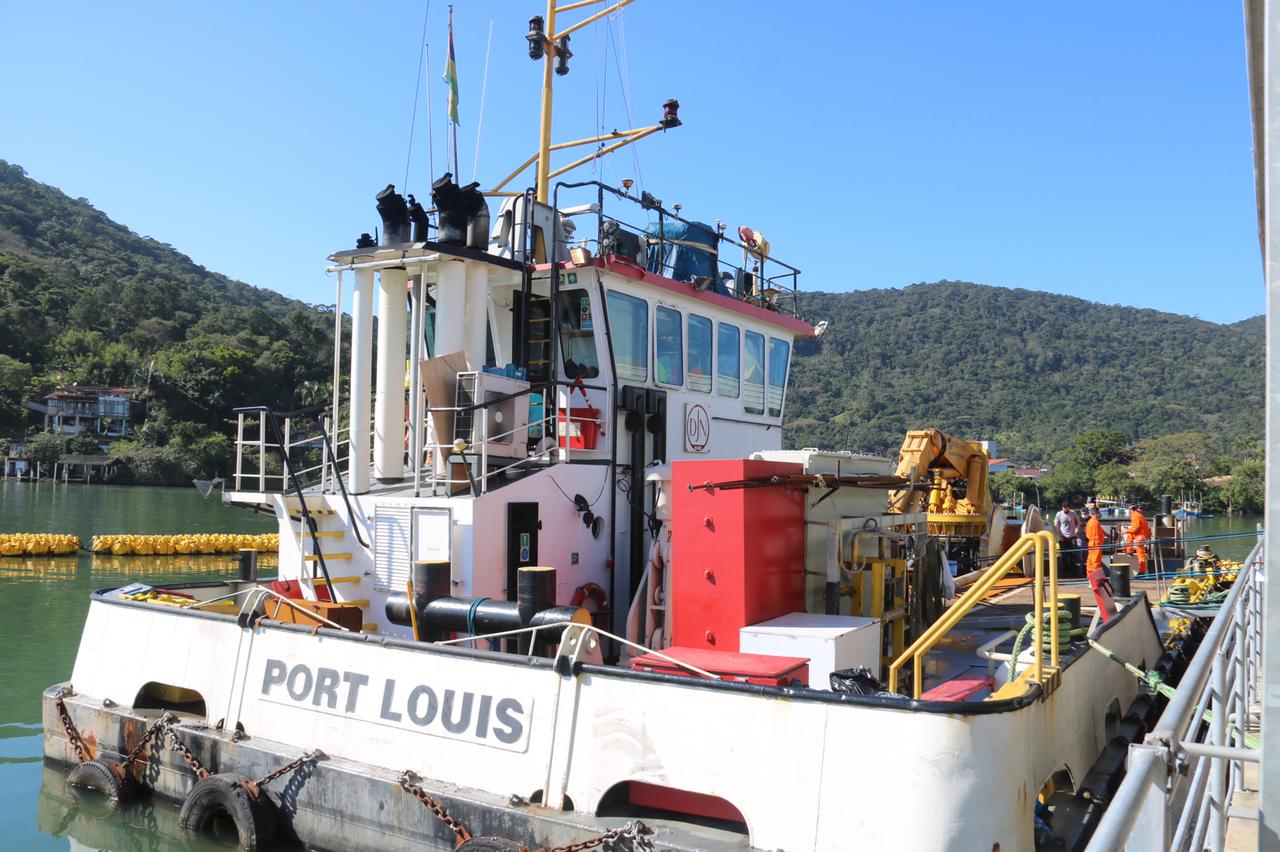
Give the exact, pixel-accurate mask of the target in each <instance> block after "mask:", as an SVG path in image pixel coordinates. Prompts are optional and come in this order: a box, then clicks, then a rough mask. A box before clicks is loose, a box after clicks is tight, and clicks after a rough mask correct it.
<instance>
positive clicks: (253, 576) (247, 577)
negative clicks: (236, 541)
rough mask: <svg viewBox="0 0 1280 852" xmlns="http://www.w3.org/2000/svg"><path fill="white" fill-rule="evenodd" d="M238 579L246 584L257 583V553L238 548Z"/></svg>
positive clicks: (249, 549)
mask: <svg viewBox="0 0 1280 852" xmlns="http://www.w3.org/2000/svg"><path fill="white" fill-rule="evenodd" d="M239 564H240V579H241V580H242V581H244V582H246V583H256V582H258V551H256V550H254V549H253V548H248V547H242V548H240V563H239Z"/></svg>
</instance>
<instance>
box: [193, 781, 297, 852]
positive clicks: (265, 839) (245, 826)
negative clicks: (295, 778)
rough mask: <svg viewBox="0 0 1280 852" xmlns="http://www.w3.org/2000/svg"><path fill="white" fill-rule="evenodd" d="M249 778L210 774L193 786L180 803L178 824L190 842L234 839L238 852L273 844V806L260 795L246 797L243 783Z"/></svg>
mask: <svg viewBox="0 0 1280 852" xmlns="http://www.w3.org/2000/svg"><path fill="white" fill-rule="evenodd" d="M248 781H249V779H248V778H246V777H245V776H243V775H239V774H237V773H234V772H223V773H219V774H218V775H210V776H209V777H208V778H205V779H204V780H203V781H197V782H196V785H195V786H194V787H192V788H191V792H189V793H187V797H186V798H185V799H183V800H182V810H181V812H179V814H178V825H179V827H181V828H182V830H183V832H185V833H186V834H187V836H188V837H190V838H192V839H196V838H202V839H210V838H212V839H221V840H224V841H225V840H230V839H231V838H232V836H233V835H234V837H235V838H236V840H237V841H238V843H239V846H240V848H241V849H245V850H249V852H254V850H257V849H266V848H268V847H270V846H271V844H273V843H275V841H276V835H277V825H276V810H275V805H274V804H272V803H271V800H270V799H268V798H267V795H266V793H260V794H259V796H258V798H257V799H254V798H253V797H252V796H250V795H249V791H248V790H247V789H245V786H244V785H245V784H246V783H248Z"/></svg>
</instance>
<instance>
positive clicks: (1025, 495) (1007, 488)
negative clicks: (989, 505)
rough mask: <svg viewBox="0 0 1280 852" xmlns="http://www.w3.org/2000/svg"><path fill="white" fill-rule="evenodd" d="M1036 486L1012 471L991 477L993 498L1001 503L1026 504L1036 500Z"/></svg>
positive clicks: (1001, 472)
mask: <svg viewBox="0 0 1280 852" xmlns="http://www.w3.org/2000/svg"><path fill="white" fill-rule="evenodd" d="M1035 493H1036V484H1035V482H1033V481H1032V480H1030V479H1028V478H1027V477H1025V476H1018V474H1016V473H1014V472H1013V471H1012V470H1002V471H999V472H998V473H995V474H993V475H992V476H991V497H992V499H993V500H995V501H996V502H999V503H1024V502H1026V501H1027V500H1028V499H1032V500H1034V498H1035Z"/></svg>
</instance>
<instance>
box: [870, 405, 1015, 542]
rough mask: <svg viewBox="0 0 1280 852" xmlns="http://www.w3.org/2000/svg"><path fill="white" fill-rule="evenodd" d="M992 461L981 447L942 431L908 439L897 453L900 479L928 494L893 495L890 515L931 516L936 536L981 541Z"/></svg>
mask: <svg viewBox="0 0 1280 852" xmlns="http://www.w3.org/2000/svg"><path fill="white" fill-rule="evenodd" d="M989 466H990V459H989V458H988V457H987V451H986V450H985V449H983V447H982V445H981V444H979V443H977V442H976V441H966V440H964V439H963V438H956V437H954V436H951V435H946V434H944V433H943V432H941V431H940V430H938V429H916V430H912V431H910V432H908V433H907V437H906V439H905V440H903V442H902V449H900V450H899V451H898V469H897V471H896V474H897V475H898V476H901V477H904V478H906V479H909V480H911V482H912V484H913V485H915V484H917V483H918V484H919V485H924V484H925V483H929V486H928V487H927V488H921V487H915V488H903V489H899V490H897V491H891V492H889V512H890V513H893V514H908V513H912V512H919V511H921V510H922V509H923V510H924V511H926V512H927V513H928V522H929V532H930V533H932V534H934V535H957V536H980V535H982V534H983V533H984V532H985V531H986V528H987V516H988V514H989V513H990V511H991V494H990V492H989V491H988V489H987V471H988V468H989Z"/></svg>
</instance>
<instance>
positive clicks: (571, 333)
mask: <svg viewBox="0 0 1280 852" xmlns="http://www.w3.org/2000/svg"><path fill="white" fill-rule="evenodd" d="M556 324H557V326H558V330H559V332H560V357H561V358H562V359H563V360H564V374H565V377H566V378H570V379H594V378H596V377H597V376H599V375H600V358H599V356H598V355H597V354H596V331H595V328H596V324H595V318H594V317H592V315H591V296H590V295H588V293H587V291H586V290H561V291H560V296H559V299H558V305H557V306H556Z"/></svg>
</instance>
